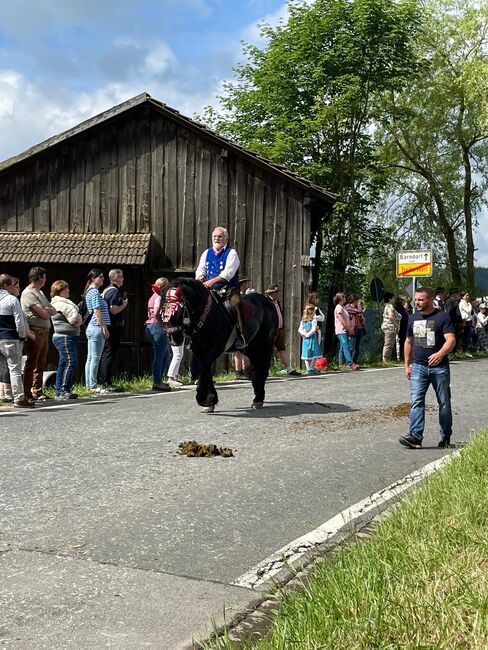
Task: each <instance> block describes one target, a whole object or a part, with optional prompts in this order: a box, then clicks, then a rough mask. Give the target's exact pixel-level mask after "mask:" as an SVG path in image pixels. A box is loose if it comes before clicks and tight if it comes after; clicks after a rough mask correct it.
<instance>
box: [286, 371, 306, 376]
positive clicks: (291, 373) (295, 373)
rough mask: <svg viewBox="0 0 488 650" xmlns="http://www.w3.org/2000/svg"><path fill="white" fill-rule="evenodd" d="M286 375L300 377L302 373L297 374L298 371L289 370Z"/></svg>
mask: <svg viewBox="0 0 488 650" xmlns="http://www.w3.org/2000/svg"><path fill="white" fill-rule="evenodd" d="M286 374H287V375H288V376H289V377H301V376H302V373H301V372H298V370H289V371H288V372H287V373H286Z"/></svg>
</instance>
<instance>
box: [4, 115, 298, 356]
mask: <svg viewBox="0 0 488 650" xmlns="http://www.w3.org/2000/svg"><path fill="white" fill-rule="evenodd" d="M305 198H306V197H305V192H304V190H302V189H301V188H299V187H297V186H295V185H293V184H291V183H288V182H287V181H286V180H285V179H282V178H280V177H278V176H277V175H275V174H273V172H272V171H270V170H266V169H263V168H261V167H259V166H258V165H256V164H254V163H253V162H252V161H251V160H248V159H246V158H244V157H242V156H239V155H238V154H236V153H234V152H232V151H231V150H227V149H222V147H221V146H220V145H219V144H217V143H215V142H213V141H212V140H210V139H208V138H206V137H205V134H204V133H203V132H202V133H200V132H197V131H191V130H189V129H187V128H184V127H183V126H181V125H179V124H177V123H176V122H173V121H171V120H169V119H168V118H167V117H165V116H163V115H161V114H160V113H158V112H157V111H155V110H148V108H147V107H140V108H139V109H137V110H135V111H131V112H128V113H127V114H125V115H124V116H122V117H119V118H117V120H115V121H111V122H108V123H106V124H105V125H100V126H99V127H97V128H95V129H91V130H90V131H89V132H86V133H84V134H81V135H79V136H77V137H76V138H73V139H72V140H71V141H68V142H65V143H63V144H60V145H57V146H56V147H53V148H52V149H49V150H47V151H46V152H44V153H43V154H41V155H38V156H37V157H36V158H33V159H31V160H30V161H26V162H25V163H23V164H22V165H19V166H17V167H16V168H14V169H13V170H11V171H10V172H9V171H8V170H7V171H6V172H4V173H3V174H2V175H1V176H0V231H2V230H3V231H13V232H15V231H24V232H28V231H34V232H36V231H37V232H49V231H52V232H106V233H110V232H120V233H131V232H134V233H135V232H139V233H140V232H152V233H153V234H154V237H155V238H156V239H157V240H158V241H159V243H160V245H161V249H162V250H163V251H164V254H165V256H166V262H165V264H164V266H165V268H161V269H157V268H154V266H155V265H152V264H151V262H149V268H151V267H153V270H161V271H168V270H170V269H173V270H176V271H179V272H191V271H192V270H194V269H195V267H196V265H197V263H198V259H199V256H200V254H201V252H202V251H203V250H204V249H205V248H206V247H208V245H209V243H210V235H211V232H212V230H213V228H214V227H215V226H216V225H223V226H225V227H227V228H228V229H229V233H230V239H231V244H233V245H235V247H236V249H237V251H238V253H239V257H240V258H241V270H242V272H243V273H245V274H246V275H248V276H250V278H251V281H252V286H253V287H254V288H255V289H256V290H258V291H264V290H265V289H266V288H267V286H268V285H269V284H270V283H272V282H278V283H279V284H280V286H281V287H282V299H283V304H284V307H285V310H286V321H287V326H288V327H287V329H288V343H289V346H290V348H292V349H293V350H294V351H295V355H294V356H295V357H296V352H297V350H298V335H297V334H296V329H297V326H298V322H299V320H300V314H301V308H302V302H303V294H304V292H305V291H306V290H307V289H308V287H305V288H304V287H303V286H302V269H301V266H300V256H301V255H308V253H309V247H310V214H309V209H308V208H307V207H305V205H304V204H305Z"/></svg>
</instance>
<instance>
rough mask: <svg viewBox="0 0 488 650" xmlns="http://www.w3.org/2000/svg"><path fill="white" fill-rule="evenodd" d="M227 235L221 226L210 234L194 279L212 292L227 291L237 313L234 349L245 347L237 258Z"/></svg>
mask: <svg viewBox="0 0 488 650" xmlns="http://www.w3.org/2000/svg"><path fill="white" fill-rule="evenodd" d="M228 242H229V233H228V232H227V230H226V229H225V228H222V226H217V227H216V228H215V230H214V231H213V233H212V247H211V248H207V250H206V251H204V252H203V253H202V256H201V257H200V262H199V263H198V268H197V270H196V273H195V277H196V279H197V280H200V282H203V284H204V285H205V286H206V287H207V288H208V289H211V290H212V291H218V292H221V291H222V289H224V290H227V296H228V298H229V301H230V304H231V305H232V306H233V307H234V309H235V310H236V313H237V322H238V325H239V330H240V336H238V337H237V340H236V341H235V343H234V346H235V348H236V349H239V350H240V349H243V348H245V347H246V342H245V340H244V337H243V333H244V322H243V318H242V314H241V310H240V302H241V297H240V293H239V264H240V262H239V257H238V255H237V252H236V251H235V249H233V248H231V247H230V246H228Z"/></svg>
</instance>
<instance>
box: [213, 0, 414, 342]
mask: <svg viewBox="0 0 488 650" xmlns="http://www.w3.org/2000/svg"><path fill="white" fill-rule="evenodd" d="M418 29H419V12H418V11H417V6H416V3H415V1H414V0H398V1H396V0H315V2H314V3H313V4H307V3H305V2H300V3H292V4H290V5H289V19H288V22H287V23H286V24H281V25H279V26H278V27H274V28H273V27H271V26H269V25H263V26H262V35H263V36H264V37H265V38H266V43H267V44H266V46H265V47H263V48H259V47H256V46H253V45H246V46H245V54H246V55H247V62H246V63H245V64H243V65H241V66H239V67H238V68H237V69H236V80H235V81H233V82H231V83H228V84H226V86H225V88H224V93H223V96H222V97H220V101H221V105H222V109H223V110H222V112H221V113H218V112H215V111H211V110H209V111H207V114H206V119H207V121H209V122H210V123H211V124H212V126H213V127H214V128H216V129H217V130H219V131H220V132H222V133H224V134H225V135H227V136H228V137H230V138H232V139H235V140H237V141H238V142H239V143H241V144H243V145H244V146H246V147H248V148H250V149H253V150H254V151H256V152H258V153H260V154H262V155H264V156H266V157H268V158H271V159H272V160H274V161H276V162H280V163H282V164H284V165H286V166H287V167H289V168H291V169H293V170H294V171H296V172H298V173H300V174H302V175H304V176H306V177H308V178H310V179H311V180H313V181H314V182H315V183H317V184H319V185H322V186H323V187H326V188H327V189H329V190H331V191H333V192H336V193H337V194H338V195H339V197H340V198H339V200H338V202H337V203H336V206H335V210H334V213H333V217H332V221H331V222H329V224H328V225H327V228H325V229H324V231H323V233H318V235H319V236H318V241H319V243H321V242H322V240H323V248H322V256H321V257H322V263H323V265H324V267H325V271H326V273H327V275H328V280H329V293H330V295H333V294H334V293H335V292H336V291H337V290H339V289H343V288H344V276H345V272H346V269H347V267H348V265H354V264H355V263H356V262H357V260H358V259H359V257H360V255H361V253H362V252H364V251H365V250H367V249H368V248H369V247H370V246H371V245H372V243H373V241H374V239H375V236H377V235H378V233H372V232H371V228H370V222H369V212H370V207H371V205H372V204H373V203H374V201H375V200H376V198H377V196H378V192H379V189H380V188H381V187H382V185H383V183H384V180H385V179H384V176H383V173H382V167H381V165H380V164H378V158H377V156H376V151H375V147H374V143H373V131H374V129H373V126H372V125H373V118H374V108H375V106H378V104H377V102H375V99H376V98H377V97H378V95H380V94H383V93H385V92H386V91H390V92H399V91H400V90H401V89H402V88H403V87H404V85H405V83H406V80H408V79H409V78H410V76H411V74H412V71H413V68H414V67H415V58H414V56H413V47H412V42H413V39H414V37H415V35H416V33H417V30H418ZM322 235H323V237H322ZM319 249H320V246H319ZM331 330H332V328H331V327H328V328H327V331H328V332H330V331H331Z"/></svg>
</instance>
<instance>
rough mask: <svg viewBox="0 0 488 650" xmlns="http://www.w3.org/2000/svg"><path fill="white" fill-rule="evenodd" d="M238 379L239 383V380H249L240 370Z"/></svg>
mask: <svg viewBox="0 0 488 650" xmlns="http://www.w3.org/2000/svg"><path fill="white" fill-rule="evenodd" d="M236 379H237V380H238V381H239V380H245V379H247V377H246V375H245V374H244V373H243V371H242V370H238V371H237V372H236Z"/></svg>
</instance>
